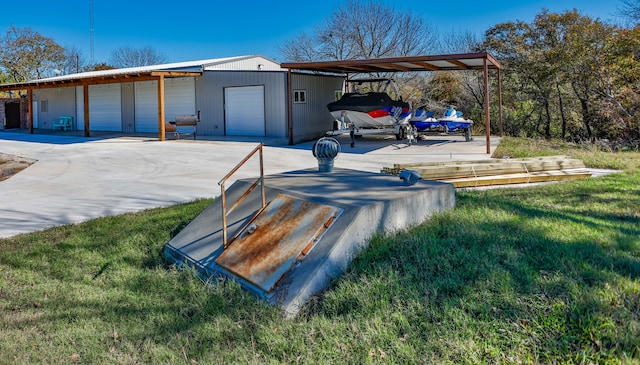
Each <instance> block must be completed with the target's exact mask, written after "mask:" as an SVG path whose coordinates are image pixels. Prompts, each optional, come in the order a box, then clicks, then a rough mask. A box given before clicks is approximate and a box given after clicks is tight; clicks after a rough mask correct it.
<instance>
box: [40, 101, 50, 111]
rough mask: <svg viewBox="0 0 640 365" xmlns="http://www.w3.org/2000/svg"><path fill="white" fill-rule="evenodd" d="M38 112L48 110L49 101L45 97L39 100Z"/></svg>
mask: <svg viewBox="0 0 640 365" xmlns="http://www.w3.org/2000/svg"><path fill="white" fill-rule="evenodd" d="M40 112H42V113H48V112H49V102H48V101H47V99H42V100H40Z"/></svg>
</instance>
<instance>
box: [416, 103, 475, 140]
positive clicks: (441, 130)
mask: <svg viewBox="0 0 640 365" xmlns="http://www.w3.org/2000/svg"><path fill="white" fill-rule="evenodd" d="M409 124H410V125H411V127H412V128H413V129H414V130H415V132H414V133H415V134H416V135H417V136H421V135H429V134H431V135H433V134H436V135H443V134H444V135H449V134H462V135H463V136H464V140H465V141H467V142H469V141H472V140H473V137H472V136H471V127H472V126H473V121H472V120H471V119H465V118H463V117H462V112H460V111H457V110H456V109H455V107H454V106H453V105H450V106H449V108H447V109H446V110H445V111H444V113H443V116H442V117H441V118H436V117H434V116H433V112H430V111H429V112H428V111H426V110H425V109H424V108H418V109H417V110H416V112H415V113H414V115H413V117H412V118H411V119H409Z"/></svg>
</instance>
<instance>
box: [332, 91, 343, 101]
mask: <svg viewBox="0 0 640 365" xmlns="http://www.w3.org/2000/svg"><path fill="white" fill-rule="evenodd" d="M334 95H335V98H336V100H340V99H342V90H335V92H334Z"/></svg>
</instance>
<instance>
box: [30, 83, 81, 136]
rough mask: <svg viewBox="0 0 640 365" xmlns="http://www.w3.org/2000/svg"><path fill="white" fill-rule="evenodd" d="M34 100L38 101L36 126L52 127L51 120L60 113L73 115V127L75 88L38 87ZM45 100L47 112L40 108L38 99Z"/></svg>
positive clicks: (74, 122) (74, 119)
mask: <svg viewBox="0 0 640 365" xmlns="http://www.w3.org/2000/svg"><path fill="white" fill-rule="evenodd" d="M33 100H34V101H37V102H38V128H43V129H51V128H53V123H52V121H53V120H54V119H56V118H58V117H59V116H61V115H70V116H72V117H73V124H74V128H75V124H76V117H75V116H76V114H75V102H76V101H75V88H74V87H63V88H57V89H40V90H38V91H37V92H36V93H34V98H33ZM41 100H47V104H48V105H47V112H46V113H43V112H42V111H41V110H40V101H41Z"/></svg>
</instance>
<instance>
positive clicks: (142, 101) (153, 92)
mask: <svg viewBox="0 0 640 365" xmlns="http://www.w3.org/2000/svg"><path fill="white" fill-rule="evenodd" d="M134 85H135V86H134V87H135V98H136V107H135V109H136V111H135V118H136V132H154V133H155V132H158V81H141V82H136V83H135V84H134Z"/></svg>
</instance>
